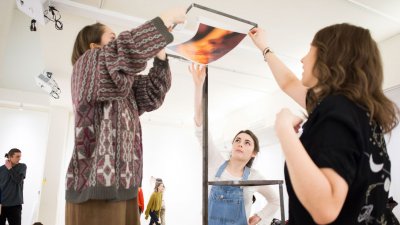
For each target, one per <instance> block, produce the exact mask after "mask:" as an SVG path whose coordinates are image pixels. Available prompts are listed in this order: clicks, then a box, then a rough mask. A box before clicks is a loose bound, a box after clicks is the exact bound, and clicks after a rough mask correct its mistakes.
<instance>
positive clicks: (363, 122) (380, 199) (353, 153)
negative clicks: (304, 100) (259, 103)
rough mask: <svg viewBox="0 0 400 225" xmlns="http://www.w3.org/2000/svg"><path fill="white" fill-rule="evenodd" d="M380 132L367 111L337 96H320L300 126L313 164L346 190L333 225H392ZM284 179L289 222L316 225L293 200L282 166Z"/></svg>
mask: <svg viewBox="0 0 400 225" xmlns="http://www.w3.org/2000/svg"><path fill="white" fill-rule="evenodd" d="M381 130H382V129H381V127H380V126H379V125H378V124H376V123H375V122H373V121H372V122H371V121H370V114H369V113H368V112H367V111H365V110H363V109H362V108H361V107H359V106H357V105H356V104H355V103H353V102H352V101H350V100H348V99H347V98H346V97H344V96H341V95H331V96H328V97H326V98H324V99H323V101H321V102H320V103H319V104H318V105H317V106H316V108H315V109H314V111H313V112H312V113H311V114H310V115H309V118H308V121H307V122H306V123H305V124H304V125H303V133H302V135H301V137H300V140H301V142H302V143H303V145H304V147H305V149H306V150H307V152H308V154H309V155H310V157H311V159H312V160H313V162H314V163H315V164H316V165H317V166H318V167H319V168H331V169H333V170H335V171H336V173H338V174H339V175H340V176H341V177H342V178H344V180H345V181H346V182H347V184H348V186H349V191H348V194H347V196H346V200H345V202H344V205H343V208H342V210H341V212H340V213H339V216H338V217H337V219H336V220H335V221H334V222H333V223H332V224H341V225H343V224H346V225H349V224H368V225H372V224H387V225H389V224H391V222H389V221H388V218H389V217H388V216H389V211H388V210H387V208H386V203H387V199H388V194H389V186H390V181H391V178H390V160H389V156H388V154H387V150H386V144H385V139H384V136H383V134H382V131H381ZM310 175H311V176H312V174H310ZM285 179H286V187H287V192H288V195H289V224H291V225H293V224H301V225H306V224H315V222H314V221H313V219H312V217H311V215H310V214H309V213H308V212H307V210H306V209H305V208H304V207H303V205H302V204H301V203H300V201H299V199H298V198H297V197H296V194H295V192H294V190H293V187H292V184H291V181H290V176H289V174H288V170H287V167H286V164H285ZM304 179H307V176H304ZM310 185H312V184H310Z"/></svg>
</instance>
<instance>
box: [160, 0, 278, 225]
mask: <svg viewBox="0 0 400 225" xmlns="http://www.w3.org/2000/svg"><path fill="white" fill-rule="evenodd" d="M194 7H195V8H199V9H202V10H205V11H208V12H211V13H215V14H218V15H221V16H224V17H227V18H230V19H233V20H237V21H240V22H242V23H246V24H249V25H252V26H253V27H257V26H258V25H257V23H254V22H251V21H248V20H245V19H242V18H239V17H236V16H233V15H230V14H227V13H224V12H220V11H217V10H214V9H211V8H208V7H205V6H202V5H199V4H196V3H193V4H191V5H190V6H189V7H188V8H187V10H186V14H187V13H188V12H189V11H190V10H191V9H192V8H194ZM175 27H176V24H174V25H173V26H172V29H174V28H175ZM167 55H168V56H169V57H172V58H176V59H179V60H184V61H189V60H187V59H185V58H183V57H181V56H177V55H173V54H167ZM202 104H203V146H202V147H203V182H202V184H203V192H202V193H203V199H202V204H203V218H202V219H203V225H208V185H229V186H261V185H276V184H278V185H279V199H280V209H281V224H282V225H283V224H285V209H284V202H283V187H282V184H283V180H251V181H208V66H207V67H206V78H205V81H204V85H203V98H202Z"/></svg>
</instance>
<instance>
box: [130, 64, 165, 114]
mask: <svg viewBox="0 0 400 225" xmlns="http://www.w3.org/2000/svg"><path fill="white" fill-rule="evenodd" d="M170 88H171V70H170V68H169V64H168V60H165V61H163V60H160V59H158V58H157V57H156V58H154V61H153V67H152V68H151V69H150V71H149V74H148V75H138V76H135V81H134V83H133V91H134V94H135V99H136V103H137V106H138V111H139V115H141V114H143V113H144V112H150V111H153V110H155V109H157V108H159V107H160V106H161V104H162V103H163V101H164V98H165V95H166V93H167V91H168V90H169V89H170Z"/></svg>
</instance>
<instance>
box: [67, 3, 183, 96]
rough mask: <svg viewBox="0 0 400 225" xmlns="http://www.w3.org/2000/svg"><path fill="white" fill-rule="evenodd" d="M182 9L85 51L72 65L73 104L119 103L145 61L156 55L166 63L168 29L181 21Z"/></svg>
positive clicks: (126, 94)
mask: <svg viewBox="0 0 400 225" xmlns="http://www.w3.org/2000/svg"><path fill="white" fill-rule="evenodd" d="M184 15H185V14H184V10H182V12H181V11H179V10H177V11H172V12H168V13H165V14H163V15H162V16H160V17H156V18H154V19H152V20H150V21H148V22H146V23H145V24H143V25H141V26H139V27H137V28H134V29H132V30H130V31H124V32H122V33H121V34H120V35H119V36H118V37H117V38H116V39H114V40H112V41H110V42H109V43H108V44H106V45H105V46H103V47H101V48H94V49H91V50H88V51H86V52H85V53H84V54H83V55H82V56H81V57H80V58H79V59H78V60H77V61H76V63H75V64H74V71H73V74H74V75H73V76H72V93H73V99H74V100H73V101H74V102H78V101H81V100H82V99H83V98H85V99H86V101H87V102H95V101H109V100H120V99H124V98H126V97H127V96H128V95H129V93H130V92H131V91H132V85H133V82H134V79H135V75H137V74H138V73H140V72H141V71H143V70H144V69H145V68H146V65H147V61H148V60H150V59H151V58H153V57H155V56H157V57H158V58H159V59H160V60H165V53H164V51H163V49H164V47H165V46H167V44H169V43H171V42H172V40H173V36H172V34H171V33H170V32H169V28H168V26H171V25H172V24H173V23H182V22H183V21H184V18H185V16H184Z"/></svg>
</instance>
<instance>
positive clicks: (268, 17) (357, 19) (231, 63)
mask: <svg viewBox="0 0 400 225" xmlns="http://www.w3.org/2000/svg"><path fill="white" fill-rule="evenodd" d="M53 2H54V4H55V6H56V8H58V9H59V10H60V11H61V15H62V19H61V21H62V22H63V23H64V29H63V30H62V31H58V30H55V29H54V25H53V24H51V23H48V24H47V25H46V26H40V25H38V31H37V32H30V31H29V24H30V18H29V17H28V16H26V15H25V14H23V13H22V12H20V11H19V10H18V9H17V7H16V5H15V0H1V1H0V13H1V15H2V19H1V20H0V88H4V89H16V90H23V91H28V92H35V93H43V92H42V90H40V89H39V88H38V87H37V86H36V85H35V82H34V79H33V77H34V76H35V75H37V74H38V73H40V72H41V71H43V70H44V69H45V70H47V71H52V72H53V73H54V77H55V79H56V81H57V82H58V83H59V86H60V87H61V89H62V94H61V98H60V99H59V100H52V101H51V104H53V105H61V106H65V107H71V101H70V93H69V86H70V83H69V81H70V74H71V70H72V67H71V64H70V55H71V52H72V46H73V42H74V39H75V37H76V34H77V32H78V31H79V30H80V29H81V28H82V27H83V26H85V25H87V24H91V23H93V22H95V20H100V21H101V22H103V23H105V24H107V25H109V26H111V27H112V28H113V29H114V30H115V31H117V32H120V31H122V30H125V29H129V28H131V27H134V26H137V25H139V24H140V23H142V22H143V21H145V20H148V19H152V18H154V17H155V16H157V15H159V14H160V12H162V11H164V10H165V9H168V8H170V7H173V6H184V7H187V6H189V5H190V4H191V3H192V2H191V1H188V0H164V1H159V0H103V1H101V0H80V1H70V0H54V1H53ZM195 3H197V4H200V5H203V6H206V7H209V8H212V9H216V10H219V11H222V12H225V13H228V14H232V15H235V16H237V17H241V18H243V19H246V20H249V21H253V22H255V23H257V24H258V25H259V26H260V27H262V28H265V29H266V30H267V34H268V41H269V44H270V47H271V48H272V49H273V50H274V52H275V53H276V54H277V55H278V56H280V57H281V59H282V60H284V61H285V62H286V63H287V64H288V65H289V66H290V68H292V69H293V70H294V71H296V72H297V74H299V75H300V74H301V63H300V59H301V57H302V56H303V55H304V54H305V53H306V52H307V50H308V48H309V43H310V41H311V39H312V37H313V35H314V33H315V32H316V31H318V30H319V29H320V28H322V27H324V26H327V25H331V24H335V23H342V22H348V23H352V24H355V25H359V26H363V27H365V28H368V29H370V31H371V32H372V34H373V36H374V38H375V39H376V40H377V41H378V42H381V43H382V42H384V41H385V40H388V39H390V38H391V37H394V36H396V35H399V34H400V1H398V0H381V1H376V0H335V1H334V0H300V1H293V0H279V1H273V0H250V1H242V0H240V1H239V0H230V1H221V0H220V1H216V0H199V1H197V2H195ZM197 15H201V16H205V17H213V18H212V19H214V20H221V21H219V22H223V23H227V24H229V23H235V22H234V21H230V20H226V19H224V18H222V17H215V16H212V15H210V14H207V12H205V11H201V10H200V11H195V10H193V11H191V12H190V13H189V15H188V18H189V23H188V24H187V26H186V27H185V28H184V29H183V30H180V31H174V36H175V39H176V40H178V41H182V40H186V39H189V38H190V35H191V34H192V33H193V31H194V29H195V26H194V24H193V22H191V21H194V20H195V19H194V18H196V16H197ZM170 62H171V69H172V71H173V85H172V88H171V90H170V92H169V93H168V95H167V98H166V100H165V103H164V105H163V106H162V107H161V108H160V109H159V110H157V111H155V112H152V113H149V114H147V115H144V118H143V119H144V121H158V122H159V123H167V124H173V125H185V124H190V123H191V122H192V115H193V109H192V107H193V101H192V98H193V94H192V92H193V91H192V81H191V77H190V75H189V73H188V71H187V66H188V64H187V63H186V62H182V61H178V60H175V59H171V60H170ZM209 74H210V78H209V114H210V121H211V122H213V123H214V124H216V125H219V126H226V124H225V123H224V122H222V121H223V120H221V119H222V118H227V117H228V116H227V115H230V116H229V118H228V119H230V120H233V121H231V122H234V123H235V124H239V125H241V126H246V124H247V126H251V125H249V124H253V125H254V124H256V123H258V122H259V121H262V123H264V124H265V125H271V123H272V121H273V120H272V119H273V118H274V114H275V112H276V110H277V109H278V108H279V107H281V106H289V107H292V108H293V109H295V110H297V105H295V104H294V103H293V102H292V101H291V100H289V99H288V98H287V97H285V96H284V95H283V94H282V93H281V92H280V91H279V90H278V87H277V85H276V84H275V81H274V80H273V78H272V75H271V74H270V72H269V70H268V69H267V68H266V66H265V63H264V62H263V59H262V56H261V53H260V52H259V51H258V50H257V49H256V48H255V47H254V46H253V45H252V43H251V42H250V40H249V38H245V40H244V41H243V42H242V43H241V44H240V45H239V46H238V47H237V48H236V49H234V50H233V51H232V52H230V53H229V54H228V55H227V56H225V57H224V58H222V59H221V60H220V61H217V62H216V63H215V64H212V65H210V70H209ZM391 76H395V75H391ZM390 80H391V81H394V82H392V83H390V84H386V87H391V86H395V85H399V84H400V78H397V77H392V78H391V79H390ZM236 120H241V121H249V122H245V123H243V122H237V121H236ZM223 124H225V125H223ZM210 125H211V124H210Z"/></svg>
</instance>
